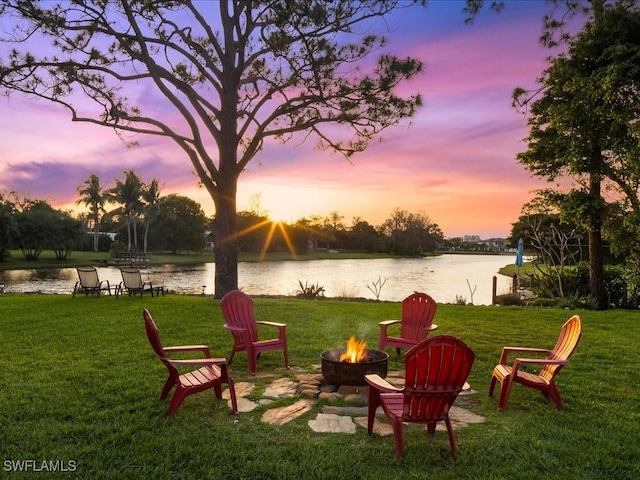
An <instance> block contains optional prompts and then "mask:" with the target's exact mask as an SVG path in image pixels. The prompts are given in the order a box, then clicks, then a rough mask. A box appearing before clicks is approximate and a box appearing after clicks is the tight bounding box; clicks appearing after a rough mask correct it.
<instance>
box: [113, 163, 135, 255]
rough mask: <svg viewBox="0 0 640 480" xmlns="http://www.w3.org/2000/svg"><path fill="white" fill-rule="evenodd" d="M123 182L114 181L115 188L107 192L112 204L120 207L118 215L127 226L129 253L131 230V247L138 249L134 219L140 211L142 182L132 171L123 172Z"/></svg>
mask: <svg viewBox="0 0 640 480" xmlns="http://www.w3.org/2000/svg"><path fill="white" fill-rule="evenodd" d="M124 176H125V177H124V182H122V181H120V180H118V179H116V180H115V182H116V185H115V187H113V188H111V189H110V190H109V194H110V198H111V200H112V201H113V202H114V203H117V204H120V205H122V207H120V208H119V209H118V213H120V214H121V215H123V216H124V218H125V222H126V224H127V240H128V247H127V251H128V252H131V243H132V242H131V230H132V229H133V245H134V247H135V249H136V250H137V249H138V231H137V227H136V217H137V215H138V214H139V213H140V210H141V209H142V202H141V201H140V195H141V191H142V186H143V184H142V180H140V177H138V175H137V174H136V173H135V172H134V171H133V170H126V171H125V172H124Z"/></svg>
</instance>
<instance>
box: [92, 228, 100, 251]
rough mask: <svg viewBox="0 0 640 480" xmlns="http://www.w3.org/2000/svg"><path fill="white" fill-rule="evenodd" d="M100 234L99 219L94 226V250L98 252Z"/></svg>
mask: <svg viewBox="0 0 640 480" xmlns="http://www.w3.org/2000/svg"><path fill="white" fill-rule="evenodd" d="M99 236H100V225H99V224H98V222H97V221H95V222H94V226H93V251H94V252H97V251H98V245H99V243H98V238H99Z"/></svg>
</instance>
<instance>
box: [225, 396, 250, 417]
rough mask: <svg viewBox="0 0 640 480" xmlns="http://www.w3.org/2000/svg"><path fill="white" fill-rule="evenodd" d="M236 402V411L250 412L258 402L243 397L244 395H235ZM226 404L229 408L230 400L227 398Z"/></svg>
mask: <svg viewBox="0 0 640 480" xmlns="http://www.w3.org/2000/svg"><path fill="white" fill-rule="evenodd" d="M236 403H237V404H238V412H239V413H247V412H252V411H254V410H255V409H256V408H258V403H257V402H254V401H252V400H249V399H248V398H244V397H237V398H236ZM227 405H229V408H231V400H227Z"/></svg>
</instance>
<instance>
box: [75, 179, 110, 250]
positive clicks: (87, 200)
mask: <svg viewBox="0 0 640 480" xmlns="http://www.w3.org/2000/svg"><path fill="white" fill-rule="evenodd" d="M77 192H78V195H80V198H79V199H78V201H77V202H76V203H78V204H80V203H83V204H85V205H86V206H87V207H88V208H89V215H88V220H89V222H90V224H91V228H92V230H93V251H94V252H97V251H98V239H99V237H100V218H101V217H102V214H103V213H104V212H105V210H104V204H105V202H106V200H107V194H106V192H105V191H104V189H103V187H102V185H100V178H99V177H98V176H97V175H96V174H93V173H92V174H91V175H89V177H88V178H87V179H86V180H85V181H84V182H83V183H82V185H80V186H79V187H78V188H77Z"/></svg>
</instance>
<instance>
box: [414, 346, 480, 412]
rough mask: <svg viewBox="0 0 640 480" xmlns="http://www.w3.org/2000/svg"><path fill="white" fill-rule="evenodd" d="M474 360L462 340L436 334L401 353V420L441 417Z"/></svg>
mask: <svg viewBox="0 0 640 480" xmlns="http://www.w3.org/2000/svg"><path fill="white" fill-rule="evenodd" d="M474 360H475V354H474V353H473V350H471V348H469V347H468V346H467V345H466V344H465V343H464V342H463V341H462V340H459V339H457V338H455V337H451V336H448V335H440V336H437V337H432V338H428V339H426V340H423V341H421V342H420V343H418V344H417V345H416V346H414V347H412V348H411V349H410V350H409V351H408V352H407V353H406V355H405V375H406V377H405V388H404V412H403V416H404V420H405V421H408V422H421V423H428V422H433V421H438V420H444V418H445V416H446V415H447V413H448V412H449V408H450V407H451V405H452V404H453V402H454V401H455V399H456V397H457V396H458V394H459V393H460V392H461V391H462V388H463V386H464V384H465V382H466V380H467V378H468V376H469V372H470V371H471V367H472V365H473V362H474Z"/></svg>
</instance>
